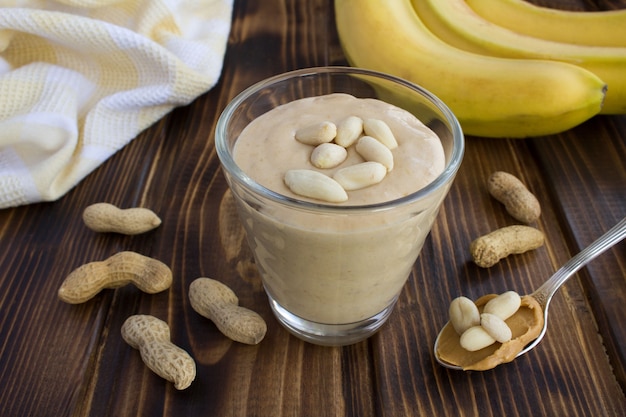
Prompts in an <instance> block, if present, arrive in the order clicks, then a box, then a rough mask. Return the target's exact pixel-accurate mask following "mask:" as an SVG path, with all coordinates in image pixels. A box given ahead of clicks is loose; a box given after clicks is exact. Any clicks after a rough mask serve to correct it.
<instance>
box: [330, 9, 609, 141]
mask: <svg viewBox="0 0 626 417" xmlns="http://www.w3.org/2000/svg"><path fill="white" fill-rule="evenodd" d="M335 16H336V24H337V30H338V33H339V39H340V41H341V44H342V47H343V50H344V53H345V55H346V57H347V59H348V61H349V62H350V64H351V65H353V66H358V67H362V68H369V69H374V70H378V71H381V72H386V73H388V74H392V75H396V76H399V77H401V78H404V79H406V80H409V81H412V82H414V83H416V84H419V85H421V86H422V87H424V88H426V89H427V90H429V91H431V92H432V93H433V94H435V95H437V96H438V97H439V98H440V99H442V100H443V101H444V102H445V103H446V104H447V105H448V106H449V107H450V108H451V110H452V111H453V112H454V113H455V115H456V116H457V118H458V119H459V121H460V123H461V126H462V128H463V130H464V132H465V133H466V134H468V135H477V136H486V137H527V136H541V135H548V134H554V133H559V132H562V131H564V130H567V129H569V128H571V127H574V126H576V125H578V124H579V123H582V122H583V121H585V120H587V119H589V118H590V117H592V116H593V115H595V114H597V113H598V112H599V111H600V107H601V105H602V100H603V98H604V90H605V87H606V86H605V84H604V82H603V81H602V80H600V78H598V77H597V76H596V75H595V74H593V73H591V72H590V71H587V70H585V69H583V68H580V67H578V66H575V65H571V64H567V63H562V62H556V61H543V60H521V59H505V58H496V57H490V56H484V55H479V54H474V53H470V52H467V51H463V50H461V49H457V48H454V47H452V46H450V45H449V44H447V43H445V42H443V41H441V40H440V39H439V38H437V37H436V36H434V35H433V34H432V33H431V32H430V31H429V30H428V29H427V28H426V26H424V24H423V23H422V22H421V21H420V19H419V17H418V16H417V14H416V13H415V10H414V9H413V6H412V5H411V0H385V1H380V0H335Z"/></svg>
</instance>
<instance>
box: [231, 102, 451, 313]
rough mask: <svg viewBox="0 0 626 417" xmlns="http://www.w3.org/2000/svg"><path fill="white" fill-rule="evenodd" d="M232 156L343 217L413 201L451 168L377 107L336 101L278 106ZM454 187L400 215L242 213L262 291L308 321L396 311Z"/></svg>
mask: <svg viewBox="0 0 626 417" xmlns="http://www.w3.org/2000/svg"><path fill="white" fill-rule="evenodd" d="M233 155H234V159H235V162H236V163H237V165H238V166H239V167H240V168H241V169H242V170H243V171H244V172H245V173H246V174H247V175H248V176H249V177H250V178H251V179H252V180H254V181H255V182H257V183H258V184H260V185H262V186H264V187H265V188H267V189H270V190H272V191H274V192H276V193H279V194H281V195H283V196H286V197H289V198H290V199H292V200H299V201H307V202H313V203H317V204H320V205H323V206H324V207H328V206H337V207H342V208H345V209H350V208H356V207H354V206H363V205H370V204H376V203H383V202H388V201H393V200H397V199H400V198H402V197H405V196H408V195H410V194H412V193H415V192H416V191H418V190H420V189H421V188H423V187H425V186H426V185H427V184H429V183H431V182H432V181H433V180H434V179H435V178H437V177H438V176H439V175H440V174H441V173H442V172H443V170H444V167H445V163H446V162H445V156H444V151H443V147H442V144H441V141H440V139H439V137H438V136H437V135H436V134H435V133H434V132H433V131H431V130H430V129H429V128H428V127H426V126H425V125H424V124H423V123H422V122H421V121H420V120H418V119H417V118H416V117H415V116H414V115H412V114H411V113H409V112H407V111H405V110H402V109H400V108H398V107H396V106H393V105H391V104H388V103H386V102H383V101H380V100H377V99H360V98H355V97H353V96H351V95H348V94H329V95H323V96H317V97H310V98H304V99H298V100H295V101H292V102H289V103H286V104H283V105H280V106H278V107H276V108H274V109H272V110H270V111H268V112H267V113H265V114H263V115H261V116H259V117H258V118H256V119H254V120H253V121H252V122H251V123H250V124H249V125H248V126H246V127H245V128H244V130H243V131H242V132H241V134H240V136H239V138H238V139H237V142H236V144H235V147H234V150H233ZM447 189H448V187H447V186H446V187H440V188H438V189H437V190H436V191H434V192H432V193H430V194H429V195H428V197H427V198H424V199H423V201H419V203H415V204H412V205H406V207H405V206H404V205H399V206H398V207H395V208H394V210H391V211H390V210H373V209H363V210H352V211H351V212H350V213H348V214H349V215H333V216H330V215H326V214H325V210H320V211H316V210H315V209H311V210H308V209H304V210H301V209H298V210H295V209H293V208H291V207H288V206H283V205H280V204H272V205H258V204H242V205H240V206H239V214H240V217H241V218H242V223H243V225H244V227H245V228H246V232H247V235H248V241H249V243H250V245H251V247H252V249H253V252H254V254H255V259H256V264H257V266H258V269H259V272H260V273H261V275H262V278H263V284H264V287H265V290H266V292H267V293H268V295H269V296H270V297H271V299H272V300H274V301H275V302H276V303H278V304H279V305H280V307H281V308H283V309H285V310H287V311H288V312H289V313H290V314H292V315H295V316H297V317H298V318H299V319H303V320H306V321H308V322H311V323H322V324H330V325H336V324H348V323H356V322H360V321H362V320H366V319H369V318H371V317H374V316H376V315H379V314H381V312H384V311H390V310H388V309H389V308H390V306H393V304H394V303H395V300H396V299H397V297H398V294H399V293H400V290H401V289H402V287H403V285H404V283H405V282H406V279H407V277H408V276H409V274H410V272H411V268H412V267H413V265H414V263H415V260H416V258H417V256H418V254H419V251H420V250H421V247H422V245H423V243H424V240H425V238H426V236H427V235H428V232H429V231H430V228H431V225H432V223H433V221H434V219H435V217H436V214H437V211H438V207H439V203H440V202H441V201H442V200H443V198H444V197H445V195H446V192H447Z"/></svg>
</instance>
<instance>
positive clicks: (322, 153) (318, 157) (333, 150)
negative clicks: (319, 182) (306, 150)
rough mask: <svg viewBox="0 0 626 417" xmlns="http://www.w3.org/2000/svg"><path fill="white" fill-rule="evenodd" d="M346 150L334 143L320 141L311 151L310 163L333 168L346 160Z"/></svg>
mask: <svg viewBox="0 0 626 417" xmlns="http://www.w3.org/2000/svg"><path fill="white" fill-rule="evenodd" d="M347 156H348V151H347V150H346V148H344V147H343V146H339V145H336V144H334V143H322V144H321V145H317V146H316V147H315V149H313V152H311V163H312V164H313V165H314V166H316V167H318V168H322V169H326V168H334V167H336V166H337V165H339V164H341V163H342V162H343V161H345V160H346V157H347Z"/></svg>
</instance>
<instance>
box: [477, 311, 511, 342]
mask: <svg viewBox="0 0 626 417" xmlns="http://www.w3.org/2000/svg"><path fill="white" fill-rule="evenodd" d="M480 325H481V326H482V328H483V329H485V331H486V332H487V333H489V336H491V337H493V338H494V339H496V341H497V342H500V343H506V342H508V341H509V340H511V337H512V336H513V334H512V332H511V328H510V327H509V326H508V324H506V323H505V322H504V320H502V319H501V318H500V317H498V316H496V315H495V314H489V313H483V314H481V315H480Z"/></svg>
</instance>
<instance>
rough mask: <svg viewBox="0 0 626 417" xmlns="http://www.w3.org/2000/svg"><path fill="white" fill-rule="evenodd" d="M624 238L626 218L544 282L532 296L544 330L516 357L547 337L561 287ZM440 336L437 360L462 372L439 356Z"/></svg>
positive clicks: (437, 342) (436, 341)
mask: <svg viewBox="0 0 626 417" xmlns="http://www.w3.org/2000/svg"><path fill="white" fill-rule="evenodd" d="M624 237H626V217H625V218H623V219H622V220H621V221H620V222H619V223H617V224H616V225H615V226H613V228H611V230H609V231H608V232H606V233H605V234H604V235H602V236H601V237H600V238H598V240H596V241H595V242H593V243H592V244H591V245H589V246H587V247H586V248H585V249H583V250H582V251H580V252H579V253H578V254H577V255H576V256H574V257H573V258H572V259H570V260H569V261H567V262H566V263H565V264H564V265H563V266H562V267H561V268H560V269H559V270H558V271H556V272H555V273H554V275H552V277H550V279H549V280H547V281H546V282H544V283H543V285H541V287H539V288H537V289H536V290H535V292H533V293H532V294H530V295H531V296H532V297H533V298H535V299H536V300H537V302H538V303H539V305H541V308H542V310H543V317H544V324H543V328H542V329H541V333H539V336H538V337H537V338H536V339H535V340H533V341H532V342H531V343H529V344H528V345H526V347H524V349H523V350H522V351H521V352H519V353H518V354H517V356H516V357H519V356H521V355H523V354H524V353H526V352H528V351H529V350H531V349H533V348H534V347H535V346H537V345H538V344H539V342H541V339H543V337H544V336H545V334H546V330H547V329H548V307H549V306H550V300H552V297H553V296H554V294H555V293H556V291H557V290H558V289H559V288H560V287H561V285H563V284H564V283H565V282H566V281H567V280H568V279H569V278H571V277H572V276H573V275H574V274H575V273H576V272H577V271H578V270H579V269H580V268H582V267H583V266H585V265H586V264H587V263H588V262H590V261H591V260H593V259H595V258H596V257H597V256H598V255H600V254H601V253H603V252H604V251H606V250H607V249H609V248H610V247H612V246H613V245H615V244H617V243H618V242H620V241H621V240H622V239H624ZM444 327H445V326H444ZM440 336H441V332H440V333H439V335H438V336H437V340H435V358H436V359H437V362H439V363H440V364H441V365H442V366H445V367H446V368H450V369H456V370H462V368H461V367H460V366H457V365H454V364H451V363H449V362H446V361H444V360H443V359H441V358H440V357H439V355H438V354H437V347H438V345H439V337H440Z"/></svg>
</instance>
